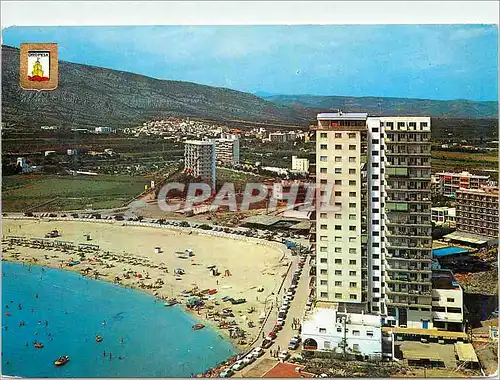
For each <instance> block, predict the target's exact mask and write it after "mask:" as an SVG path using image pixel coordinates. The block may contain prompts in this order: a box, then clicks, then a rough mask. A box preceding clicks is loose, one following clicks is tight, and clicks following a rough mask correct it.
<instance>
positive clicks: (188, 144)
mask: <svg viewBox="0 0 500 380" xmlns="http://www.w3.org/2000/svg"><path fill="white" fill-rule="evenodd" d="M184 171H185V172H186V173H188V174H190V175H192V176H193V177H199V178H201V179H202V180H203V181H205V182H207V183H208V184H209V185H210V186H211V189H212V191H215V142H214V141H211V140H206V141H205V140H203V141H201V140H187V141H185V142H184Z"/></svg>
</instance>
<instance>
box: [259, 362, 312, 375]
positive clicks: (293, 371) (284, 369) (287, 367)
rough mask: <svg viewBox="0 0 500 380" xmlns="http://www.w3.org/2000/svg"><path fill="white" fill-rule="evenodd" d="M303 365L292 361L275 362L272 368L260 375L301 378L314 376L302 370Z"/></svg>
mask: <svg viewBox="0 0 500 380" xmlns="http://www.w3.org/2000/svg"><path fill="white" fill-rule="evenodd" d="M303 369H304V366H303V365H298V364H292V363H277V364H276V365H275V366H274V367H273V368H271V369H270V370H269V371H267V372H266V373H265V374H264V375H263V376H262V377H265V378H280V377H281V378H301V377H314V374H312V373H309V372H303V371H302V370H303Z"/></svg>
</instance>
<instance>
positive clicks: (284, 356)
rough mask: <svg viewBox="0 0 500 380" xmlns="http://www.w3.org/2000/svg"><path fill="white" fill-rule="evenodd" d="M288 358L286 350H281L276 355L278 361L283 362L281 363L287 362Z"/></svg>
mask: <svg viewBox="0 0 500 380" xmlns="http://www.w3.org/2000/svg"><path fill="white" fill-rule="evenodd" d="M289 357H290V353H289V352H288V351H286V350H283V351H281V352H280V353H279V354H278V359H280V360H283V361H285V360H287V359H288V358H289Z"/></svg>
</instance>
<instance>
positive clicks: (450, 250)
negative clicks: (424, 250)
mask: <svg viewBox="0 0 500 380" xmlns="http://www.w3.org/2000/svg"><path fill="white" fill-rule="evenodd" d="M468 251H469V250H468V249H465V248H460V247H444V248H436V249H433V250H432V256H434V257H442V256H450V255H458V254H459V253H465V252H468Z"/></svg>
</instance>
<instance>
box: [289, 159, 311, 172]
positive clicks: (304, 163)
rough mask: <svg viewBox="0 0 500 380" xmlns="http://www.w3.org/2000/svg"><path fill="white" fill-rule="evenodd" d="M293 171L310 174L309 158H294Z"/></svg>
mask: <svg viewBox="0 0 500 380" xmlns="http://www.w3.org/2000/svg"><path fill="white" fill-rule="evenodd" d="M292 171H295V172H300V173H308V172H309V160H308V159H307V158H298V157H297V156H292Z"/></svg>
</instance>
